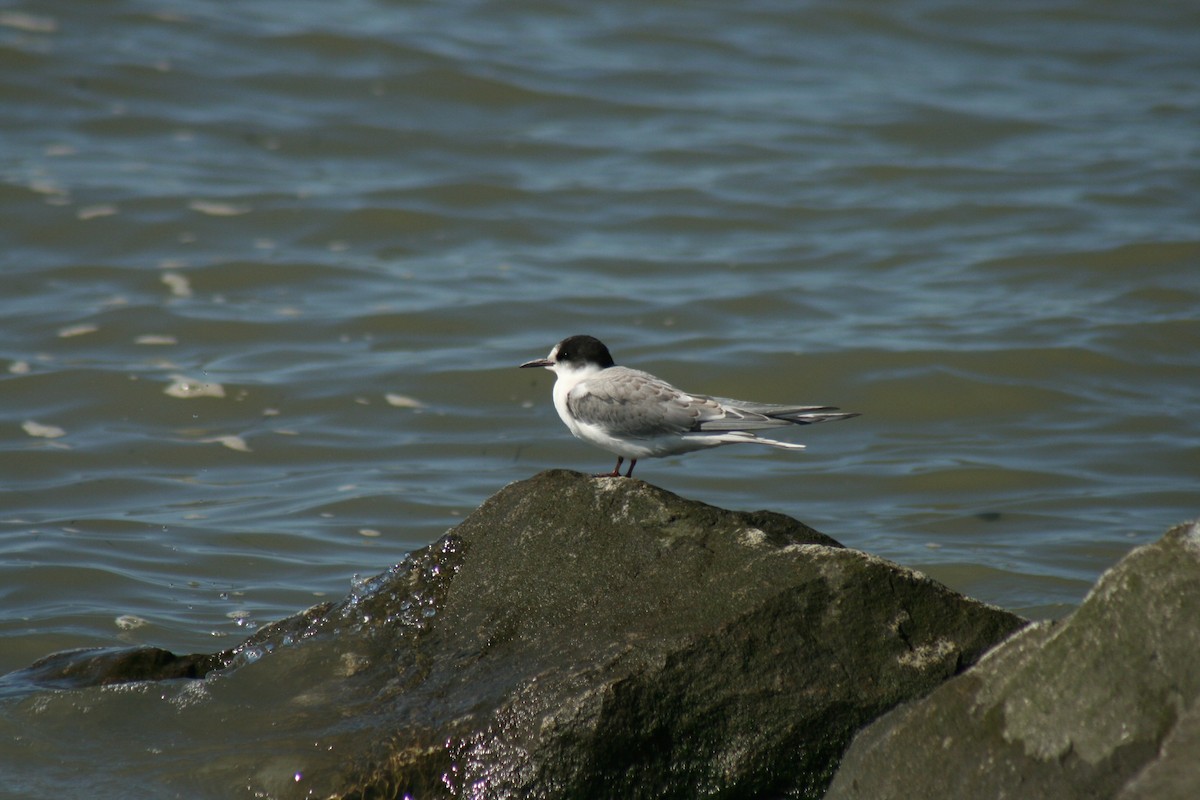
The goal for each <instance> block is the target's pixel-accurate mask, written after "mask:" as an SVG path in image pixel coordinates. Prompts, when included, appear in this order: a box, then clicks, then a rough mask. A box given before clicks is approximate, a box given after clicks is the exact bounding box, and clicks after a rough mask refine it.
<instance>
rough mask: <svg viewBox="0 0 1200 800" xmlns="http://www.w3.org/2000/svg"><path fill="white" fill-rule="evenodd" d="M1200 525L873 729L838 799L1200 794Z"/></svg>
mask: <svg viewBox="0 0 1200 800" xmlns="http://www.w3.org/2000/svg"><path fill="white" fill-rule="evenodd" d="M1198 696H1200V525H1197V524H1195V523H1193V524H1191V525H1185V526H1179V527H1177V528H1174V529H1172V530H1171V531H1169V532H1168V533H1167V535H1166V536H1165V537H1164V538H1162V539H1161V540H1159V541H1158V542H1156V543H1154V544H1151V545H1147V546H1145V547H1141V548H1138V549H1137V550H1134V551H1133V552H1132V553H1130V554H1129V555H1128V556H1127V557H1126V558H1125V559H1124V560H1122V561H1121V562H1120V563H1119V564H1117V566H1115V567H1114V568H1113V569H1111V570H1109V571H1108V572H1107V573H1105V574H1104V575H1103V576H1102V577H1101V578H1100V580H1099V582H1097V584H1096V586H1095V587H1094V588H1093V589H1092V591H1091V593H1090V594H1089V595H1088V597H1087V599H1086V600H1085V601H1084V602H1083V604H1082V605H1081V606H1080V608H1079V609H1078V610H1077V611H1076V612H1075V613H1074V614H1073V615H1072V616H1071V617H1069V618H1068V619H1066V620H1065V621H1062V622H1059V623H1057V624H1054V623H1043V624H1039V625H1034V626H1031V627H1029V628H1026V629H1025V630H1024V631H1022V632H1021V633H1020V634H1018V635H1017V636H1014V637H1013V638H1012V639H1011V640H1009V641H1007V642H1005V643H1004V644H1003V645H1001V646H1000V647H997V648H996V649H995V650H994V651H992V653H990V654H989V655H988V656H987V658H985V659H984V660H983V661H982V662H981V663H980V664H979V665H978V666H976V667H975V668H973V669H971V670H970V671H968V672H967V673H965V674H964V675H962V676H960V677H958V678H955V679H954V680H952V681H949V682H948V683H946V684H945V685H944V686H942V687H940V688H939V689H937V690H936V691H934V692H933V693H931V694H930V695H929V696H928V697H925V698H924V699H922V700H918V701H916V702H914V703H911V704H909V705H905V706H903V707H901V708H898V709H896V710H895V711H893V712H891V713H890V714H888V715H886V716H884V717H883V718H882V719H880V720H878V721H877V722H875V723H874V724H873V725H871V726H870V727H869V728H867V729H866V730H864V731H863V732H862V733H861V734H859V735H858V737H857V738H856V739H855V740H854V744H853V746H852V747H851V748H850V750H849V752H848V753H847V754H846V758H845V760H844V761H843V763H842V766H841V768H840V770H839V771H838V773H837V777H836V778H835V780H834V782H833V785H832V786H831V787H830V791H829V794H828V795H827V798H828V800H850V798H864V799H866V798H869V799H870V800H887V798H911V797H964V798H975V797H980V798H983V797H986V798H1006V797H1011V798H1031V799H1033V800H1037V799H1038V798H1047V800H1049V799H1050V798H1054V800H1070V799H1071V798H1079V799H1080V800H1084V799H1085V798H1086V799H1087V800H1097V799H1098V798H1117V799H1118V800H1164V799H1166V800H1169V799H1170V798H1179V800H1183V799H1184V798H1188V799H1189V800H1190V799H1191V798H1196V797H1200V706H1197V702H1196V701H1197V698H1198Z"/></svg>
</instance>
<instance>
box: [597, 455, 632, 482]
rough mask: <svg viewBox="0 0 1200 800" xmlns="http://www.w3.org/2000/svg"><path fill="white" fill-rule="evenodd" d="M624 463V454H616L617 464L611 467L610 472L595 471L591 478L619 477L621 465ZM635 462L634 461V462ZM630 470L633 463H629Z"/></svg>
mask: <svg viewBox="0 0 1200 800" xmlns="http://www.w3.org/2000/svg"><path fill="white" fill-rule="evenodd" d="M624 463H625V456H617V465H616V466H615V467H613V471H612V472H597V473H596V474H595V475H593V476H592V477H593V478H619V477H621V465H622V464H624ZM636 463H637V462H636V461H634V464H636ZM629 469H630V471H632V470H633V464H630V465H629Z"/></svg>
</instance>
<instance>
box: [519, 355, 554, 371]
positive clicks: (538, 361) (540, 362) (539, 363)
mask: <svg viewBox="0 0 1200 800" xmlns="http://www.w3.org/2000/svg"><path fill="white" fill-rule="evenodd" d="M553 366H554V362H553V361H551V360H550V359H548V358H535V359H534V360H533V361H526V362H525V363H524V364H522V365H521V366H520V367H519V369H525V368H526V367H553Z"/></svg>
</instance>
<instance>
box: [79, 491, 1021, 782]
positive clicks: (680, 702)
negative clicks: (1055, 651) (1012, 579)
mask: <svg viewBox="0 0 1200 800" xmlns="http://www.w3.org/2000/svg"><path fill="white" fill-rule="evenodd" d="M1023 624H1024V621H1023V620H1021V619H1019V618H1018V617H1015V616H1014V615H1012V614H1009V613H1006V612H1004V611H1001V610H1000V609H997V608H993V607H991V606H987V605H984V604H981V603H978V602H975V601H972V600H969V599H966V598H963V597H961V596H960V595H957V594H955V593H953V592H951V591H949V590H948V589H946V588H945V587H943V586H941V585H940V584H937V583H935V582H933V581H931V580H929V579H927V578H925V577H924V576H922V575H920V574H919V573H915V572H912V571H910V570H906V569H903V568H901V567H898V566H896V565H894V564H890V563H888V562H885V561H883V560H881V559H878V558H874V557H872V556H869V555H866V554H864V553H861V552H857V551H854V550H849V549H846V548H843V547H842V546H841V545H839V544H838V543H837V542H836V541H834V540H833V539H830V538H829V537H827V536H825V535H823V534H820V533H818V532H816V531H814V530H812V529H811V528H808V527H807V526H805V525H803V524H801V523H799V522H797V521H795V520H793V519H790V518H788V517H785V516H782V515H779V514H774V513H770V512H765V511H759V512H753V513H738V512H732V511H726V510H723V509H719V508H714V507H712V506H708V505H704V504H703V503H698V502H694V501H690V500H685V499H683V498H680V497H678V496H676V495H674V494H671V493H670V492H667V491H664V490H662V489H658V488H656V487H653V486H650V485H649V484H646V483H644V482H642V481H639V480H631V479H594V478H590V477H587V476H584V475H580V474H578V473H571V472H565V471H552V472H546V473H542V474H540V475H537V476H535V477H534V478H532V479H529V480H527V481H522V482H519V483H516V484H512V485H510V486H508V487H506V488H505V489H503V490H502V491H500V492H499V493H498V494H496V495H495V496H493V497H492V498H491V499H489V500H488V501H487V502H485V503H484V504H483V505H482V506H481V507H480V508H479V509H478V510H477V511H476V512H475V513H473V514H472V515H471V516H470V517H468V518H467V519H466V520H464V521H463V522H462V523H461V524H460V525H458V526H457V527H456V528H454V529H453V530H452V531H450V532H449V533H448V534H447V535H446V536H445V537H444V538H443V539H441V540H440V541H438V542H435V543H434V544H433V545H430V546H429V547H428V548H425V549H423V550H420V551H417V552H415V553H413V554H411V555H410V556H409V557H408V558H407V559H405V561H403V562H402V563H400V564H398V565H396V566H395V567H393V568H392V569H391V570H389V571H388V572H386V573H384V574H383V575H380V576H378V577H376V578H372V579H371V580H368V581H362V582H360V583H358V584H357V585H356V586H355V587H354V591H353V592H352V593H351V595H350V596H349V597H348V598H346V599H345V600H344V601H342V602H341V603H338V604H336V605H333V606H321V607H317V608H314V609H310V611H309V612H307V613H306V614H305V615H302V616H300V617H296V618H292V619H291V620H284V621H283V622H281V623H278V624H277V625H276V626H272V628H270V629H264V630H263V631H261V632H259V633H258V634H256V635H255V636H254V637H252V638H251V639H250V640H247V642H244V643H243V644H242V645H239V647H237V648H233V649H232V650H229V651H224V652H222V653H219V654H214V655H213V656H212V657H211V659H212V660H211V662H208V663H209V664H210V666H212V667H213V668H214V671H213V672H212V673H211V675H212V676H214V677H215V678H216V679H215V680H209V681H204V682H203V684H204V685H206V686H208V687H209V688H208V689H207V690H206V693H205V695H204V697H205V699H204V701H203V702H199V701H197V699H196V698H195V697H191V696H189V697H187V698H185V699H186V702H182V701H180V702H178V703H176V704H175V705H172V706H171V708H174V707H176V706H178V708H179V710H178V711H170V709H169V708H168V709H167V710H166V711H161V710H160V706H151V707H150V708H149V711H143V712H142V714H143V716H142V719H143V723H142V725H143V727H149V726H151V725H152V724H153V723H152V722H150V721H149V718H148V717H146V716H145V714H146V713H154V714H157V713H163V714H166V715H168V716H165V717H164V719H165V720H166V721H165V722H164V723H163V724H165V725H170V726H173V727H179V726H183V725H186V726H187V727H188V728H189V729H190V730H192V731H194V732H195V733H193V734H192V735H193V737H198V736H200V735H201V734H200V732H201V731H207V730H217V731H220V732H222V734H223V735H224V736H225V737H227V738H226V739H225V740H223V741H225V745H224V746H225V750H226V753H225V755H223V756H222V757H220V758H216V757H213V758H208V757H207V756H206V767H205V772H204V775H203V780H204V781H205V783H204V784H203V785H205V786H209V787H216V788H214V789H213V790H212V794H213V796H230V794H232V793H233V791H234V790H235V789H236V790H237V791H238V792H242V791H249V790H252V791H254V792H257V793H259V794H261V795H266V796H273V797H299V796H321V797H330V796H332V797H342V798H368V797H369V798H392V797H395V798H400V797H404V796H407V795H412V796H414V797H422V798H426V797H447V796H448V797H471V798H506V797H521V798H559V797H572V798H606V799H607V798H613V797H622V798H674V797H680V798H685V797H686V798H691V797H699V796H714V797H715V796H724V797H813V798H815V797H820V796H821V794H822V793H823V792H824V790H825V788H826V786H827V785H828V782H829V781H830V779H831V778H832V775H833V772H834V770H835V768H836V766H837V763H838V761H839V759H840V757H841V754H842V752H843V750H844V749H845V747H846V746H847V745H848V744H849V742H850V740H851V737H852V736H853V735H854V733H855V731H857V730H858V729H859V728H861V727H862V726H863V725H864V724H866V723H867V722H868V721H870V720H871V719H873V718H875V717H877V716H878V715H880V714H882V713H884V712H885V711H887V710H888V709H890V708H892V707H893V706H895V705H897V704H898V703H901V702H904V701H905V700H910V699H912V698H915V697H918V696H920V695H922V694H925V693H927V692H929V691H930V690H931V689H933V688H934V687H936V686H938V685H939V684H941V683H942V682H943V681H945V680H946V679H947V678H949V677H951V676H953V675H955V674H957V673H959V672H960V671H962V670H963V669H965V668H966V667H967V666H969V665H971V664H972V663H974V662H975V661H976V660H977V659H978V658H979V657H980V655H981V654H982V653H983V652H984V651H985V650H986V649H987V648H988V647H990V646H992V645H993V644H995V643H996V642H998V641H1000V640H1001V639H1003V638H1004V637H1006V636H1007V635H1008V634H1010V633H1011V632H1012V631H1014V630H1016V629H1017V628H1019V627H1021V626H1022V625H1023ZM168 655H169V654H168ZM126 658H127V657H126ZM185 658H189V657H185ZM190 658H192V659H193V660H191V661H189V662H188V663H191V664H193V665H203V664H204V663H206V662H203V661H202V658H203V657H199V656H197V657H190ZM150 660H151V661H153V662H155V663H157V662H158V661H160V660H161V661H163V662H164V663H165V664H167V666H168V670H167V672H166V675H167V676H170V674H171V673H170V663H171V662H170V660H169V659H162V657H157V658H152V659H150ZM93 667H94V665H93ZM86 674H87V675H91V676H96V675H104V676H105V680H106V681H111V680H112V679H113V677H114V674H113V672H111V671H108V672H105V671H102V670H97V669H95V668H93V669H91V670H90V671H89V672H87V673H86ZM147 674H148V672H147V671H146V670H145V669H140V670H138V671H137V672H136V673H135V674H133V675H131V677H133V678H138V679H140V678H143V677H145V676H146V675H147ZM60 677H61V676H60ZM105 699H106V700H109V702H111V703H114V704H115V703H117V702H120V701H121V699H122V696H121V695H115V696H112V699H109V698H105ZM139 708H140V706H139ZM231 709H236V712H233V711H231ZM230 718H236V719H238V720H239V725H238V730H237V732H236V733H234V732H232V731H230V730H229V728H228V727H225V726H224V720H226V719H230ZM254 726H257V727H254ZM233 735H237V736H241V737H242V738H241V739H240V740H239V741H238V742H237V743H236V744H234V743H233V742H232V741H231V740H229V739H228V737H230V736H233ZM147 738H151V739H152V738H153V737H152V736H150V735H149V734H147ZM316 743H319V745H320V746H319V747H314V744H316ZM134 744H135V745H136V747H137V749H138V751H139V752H140V751H142V750H147V749H149V748H150V747H151V745H149V744H146V743H144V742H141V741H139V742H136V743H134ZM203 752H205V753H209V754H211V753H213V752H214V749H213V745H212V744H209V745H208V747H207V748H206V749H203ZM281 754H286V756H284V755H281ZM178 758H179V757H178V756H177V757H176V760H178ZM156 763H162V760H161V759H160V760H159V761H158V762H156ZM247 776H251V777H250V778H247ZM197 780H199V778H196V777H193V778H192V782H193V784H194V783H195V782H196V781H197ZM167 789H168V790H169V791H175V790H176V787H175V786H168V787H167ZM169 791H168V793H169ZM222 793H223V794H222Z"/></svg>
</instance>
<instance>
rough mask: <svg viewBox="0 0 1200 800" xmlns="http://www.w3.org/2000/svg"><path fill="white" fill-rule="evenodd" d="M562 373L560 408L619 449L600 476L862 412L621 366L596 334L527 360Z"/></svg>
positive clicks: (601, 442)
mask: <svg viewBox="0 0 1200 800" xmlns="http://www.w3.org/2000/svg"><path fill="white" fill-rule="evenodd" d="M520 367H521V369H525V368H526V367H545V368H546V369H548V370H550V371H551V372H553V373H554V374H555V375H556V379H555V381H554V408H555V409H556V410H557V411H558V416H559V417H561V418H562V421H563V422H564V423H565V424H566V426H567V427H568V428H570V430H571V433H573V434H575V436H576V437H577V438H579V439H582V440H583V441H585V442H588V443H589V444H594V445H596V446H597V447H599V448H601V449H604V450H607V451H608V452H610V453H613V454H615V455H616V457H617V465H616V466H615V467H613V470H612V472H604V473H600V474H599V475H597V476H596V477H607V478H616V477H619V476H620V474H621V464H623V463H624V461H625V459H627V458H628V459H629V471H628V472H626V473H625V477H626V478H630V477H633V468H634V466H636V465H637V462H638V460H639V459H643V458H660V457H662V456H673V455H677V454H679V453H690V452H692V451H693V450H705V449H707V448H710V447H720V446H721V445H726V444H765V445H768V446H770V447H779V448H782V449H784V450H803V449H804V445H802V444H795V443H792V442H779V441H776V440H774V439H766V438H764V437H762V436H759V435H757V434H756V433H754V431H760V430H763V429H766V428H780V427H786V426H788V425H810V424H812V423H814V422H830V421H833V420H839V419H849V418H850V417H857V416H858V414H857V413H855V412H849V411H841V410H839V409H837V408H834V407H832V406H792V405H775V404H771V403H751V402H746V401H742V400H730V399H728V398H724V397H710V396H708V395H702V394H692V393H690V392H685V391H682V390H681V389H677V388H675V387H674V386H672V385H671V384H669V383H667V382H666V381H664V380H662V379H660V378H656V377H654V376H653V375H651V374H650V373H648V372H642V371H641V370H636V369H630V368H628V367H618V366H617V365H616V362H614V361H613V357H612V355H611V354H609V352H608V348H607V347H605V346H604V343H603V342H601V341H600V340H599V339H596V338H595V337H593V336H569V337H567V338H566V339H563V340H562V341H561V342H559V343H558V344H556V345H554V347H553V348H552V349H551V350H550V354H549V355H548V356H546V357H545V358H537V359H534V360H533V361H526V362H525V363H524V364H521V365H520Z"/></svg>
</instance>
